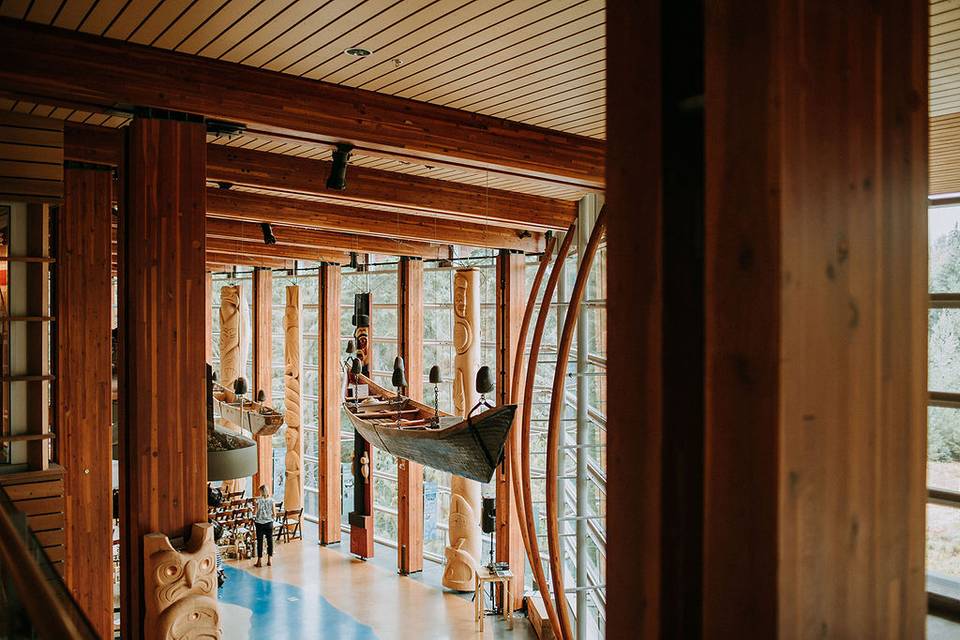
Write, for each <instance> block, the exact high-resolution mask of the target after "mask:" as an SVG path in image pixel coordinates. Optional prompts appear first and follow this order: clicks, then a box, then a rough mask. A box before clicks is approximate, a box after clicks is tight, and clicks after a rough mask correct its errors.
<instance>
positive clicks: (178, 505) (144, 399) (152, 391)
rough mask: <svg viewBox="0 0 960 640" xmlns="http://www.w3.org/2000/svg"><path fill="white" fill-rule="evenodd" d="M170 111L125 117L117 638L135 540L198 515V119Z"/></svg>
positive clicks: (137, 584) (201, 498) (135, 623)
mask: <svg viewBox="0 0 960 640" xmlns="http://www.w3.org/2000/svg"><path fill="white" fill-rule="evenodd" d="M169 116H170V117H169V118H165V119H161V118H150V117H139V116H138V117H136V118H134V120H133V122H132V123H131V124H130V126H129V127H128V129H127V138H126V158H125V163H126V171H124V173H123V175H124V180H125V186H124V190H123V191H124V199H123V206H122V208H121V218H120V228H119V238H118V239H119V251H120V256H119V259H120V290H119V297H120V300H119V305H118V306H119V309H120V324H119V326H120V343H121V362H120V375H119V384H120V395H119V397H120V491H121V518H120V527H121V529H120V531H121V536H120V537H121V553H120V558H121V607H122V635H123V637H124V638H140V637H142V636H143V635H144V630H143V620H144V611H145V609H144V606H145V604H144V583H145V580H146V579H147V576H146V575H145V573H144V564H143V540H144V536H145V535H146V534H148V533H154V532H156V533H163V534H166V535H167V536H169V537H171V538H174V537H185V536H187V535H188V534H189V532H190V530H191V527H192V525H193V524H194V523H198V522H205V521H206V519H207V495H206V480H207V439H206V402H205V397H204V396H205V392H206V385H205V384H204V379H205V373H204V352H205V347H204V344H203V343H204V336H205V326H204V315H205V314H206V313H208V310H207V309H205V308H204V305H205V295H204V253H205V248H206V239H205V216H206V185H205V174H206V127H205V126H204V124H203V122H202V121H201V120H200V119H199V118H196V117H193V116H185V115H183V114H169ZM177 116H179V117H178V119H172V118H173V117H177Z"/></svg>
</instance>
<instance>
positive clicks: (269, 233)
mask: <svg viewBox="0 0 960 640" xmlns="http://www.w3.org/2000/svg"><path fill="white" fill-rule="evenodd" d="M260 231H262V232H263V244H277V236H275V235H273V225H271V224H270V223H269V222H261V223H260Z"/></svg>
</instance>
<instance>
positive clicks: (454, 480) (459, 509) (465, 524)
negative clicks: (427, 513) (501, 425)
mask: <svg viewBox="0 0 960 640" xmlns="http://www.w3.org/2000/svg"><path fill="white" fill-rule="evenodd" d="M453 322H454V325H453V346H454V349H455V350H456V354H455V355H454V360H453V366H454V373H453V405H454V413H455V414H457V415H460V416H464V417H465V416H466V415H467V413H468V412H469V411H470V409H472V408H473V406H474V405H475V404H476V403H477V400H478V399H479V397H480V396H479V394H477V391H476V375H477V370H478V369H479V368H480V271H479V270H477V269H473V268H468V269H457V271H456V273H455V274H454V276H453ZM449 527H450V528H449V531H448V535H449V544H448V545H447V548H446V549H444V555H445V556H446V559H447V566H446V567H445V568H444V570H443V578H442V580H441V582H442V583H443V586H445V587H447V588H448V589H453V590H455V591H472V590H473V589H474V585H475V577H476V573H477V569H478V568H479V567H480V565H481V564H482V561H483V558H482V557H481V554H482V552H483V537H482V535H481V532H480V483H479V482H477V481H475V480H467V479H466V478H461V477H460V476H451V477H450V518H449Z"/></svg>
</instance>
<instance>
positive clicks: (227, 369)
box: [220, 285, 246, 494]
mask: <svg viewBox="0 0 960 640" xmlns="http://www.w3.org/2000/svg"><path fill="white" fill-rule="evenodd" d="M242 297H243V288H242V287H240V285H226V286H224V287H220V384H222V385H223V386H224V387H225V388H226V389H227V394H228V397H231V398H232V397H233V384H234V382H236V380H237V378H239V377H241V376H243V370H244V364H245V363H244V360H246V358H244V357H243V352H244V349H243V343H242V342H241V339H242V336H241V332H242V331H243V307H244V306H245V305H243V303H242V302H241V300H242ZM220 422H221V423H222V425H223V427H224V428H225V429H229V430H231V431H235V432H237V433H240V425H239V424H234V423H233V422H231V421H229V420H227V419H226V418H223V417H221V418H220ZM243 486H244V485H243V483H242V482H241V481H240V479H238V478H233V479H230V480H224V481H223V490H224V492H226V493H228V494H229V493H235V492H238V491H241V490H242V489H243Z"/></svg>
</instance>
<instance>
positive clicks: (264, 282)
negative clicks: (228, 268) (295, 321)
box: [252, 267, 273, 495]
mask: <svg viewBox="0 0 960 640" xmlns="http://www.w3.org/2000/svg"><path fill="white" fill-rule="evenodd" d="M272 310H273V272H272V271H270V269H261V268H259V267H258V268H256V269H255V270H254V272H253V386H252V389H253V399H254V400H259V396H260V394H261V392H262V393H263V396H264V403H265V404H268V405H269V404H270V403H271V401H272V395H271V393H270V387H271V377H272V376H271V372H272V370H273V335H272V330H273V325H272ZM261 484H265V485H267V487H268V488H269V489H270V493H271V495H272V494H273V436H259V437H258V438H257V475H256V476H255V477H254V479H253V489H254V491H256V490H257V488H258V487H259V486H260V485H261Z"/></svg>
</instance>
